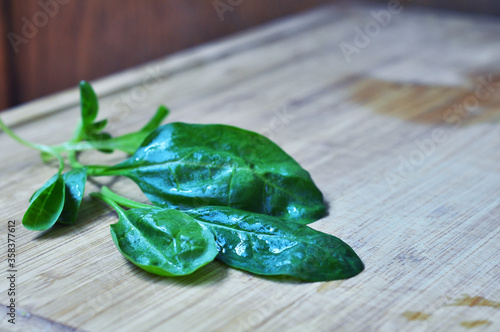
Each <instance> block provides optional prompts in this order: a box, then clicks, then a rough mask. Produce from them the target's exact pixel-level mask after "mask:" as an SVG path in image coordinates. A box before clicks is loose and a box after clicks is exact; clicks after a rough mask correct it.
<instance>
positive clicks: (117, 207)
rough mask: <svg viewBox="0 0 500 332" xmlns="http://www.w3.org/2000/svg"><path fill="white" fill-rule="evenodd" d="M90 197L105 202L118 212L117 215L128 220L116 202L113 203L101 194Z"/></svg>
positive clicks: (93, 194) (92, 194) (91, 194)
mask: <svg viewBox="0 0 500 332" xmlns="http://www.w3.org/2000/svg"><path fill="white" fill-rule="evenodd" d="M90 196H91V197H94V198H98V199H100V200H101V201H103V202H104V203H106V204H108V205H109V206H111V207H112V208H113V209H114V210H115V211H116V213H118V216H119V217H125V218H126V215H125V211H123V209H122V208H121V207H120V206H119V205H118V204H116V202H115V201H113V200H112V199H110V198H109V197H107V196H104V195H103V194H101V193H90Z"/></svg>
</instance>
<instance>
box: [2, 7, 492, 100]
mask: <svg viewBox="0 0 500 332" xmlns="http://www.w3.org/2000/svg"><path fill="white" fill-rule="evenodd" d="M334 1H335V0H307V1H306V0H272V1H268V0H208V1H200V0H141V1H138V0H105V1H104V0H85V1H77V0H23V1H7V0H3V1H1V0H0V35H1V36H5V37H6V38H2V39H1V41H0V109H3V108H6V107H8V106H12V105H15V104H18V103H23V102H26V101H29V100H32V99H34V98H37V97H40V96H43V95H46V94H49V93H53V92H56V91H59V90H62V89H65V88H68V87H74V86H76V85H77V83H78V81H80V80H82V79H85V80H92V79H96V78H98V77H101V76H104V75H108V74H110V73H113V72H116V71H119V70H122V69H125V68H128V67H131V66H135V65H138V64H140V63H143V62H146V61H148V60H152V59H155V58H158V57H162V56H164V55H166V54H169V53H173V52H176V51H179V50H181V49H184V48H187V47H190V46H193V45H196V44H199V43H203V42H206V41H209V40H213V39H216V38H220V37H222V36H225V35H228V34H231V33H233V32H236V31H240V30H243V29H245V28H248V27H251V26H254V25H257V24H260V23H263V22H266V21H269V20H271V19H274V18H276V17H280V16H284V15H289V14H292V13H296V12H300V11H302V10H305V9H308V8H311V7H314V6H317V5H320V4H325V3H328V2H334ZM380 2H387V1H380ZM412 3H420V4H423V5H435V6H439V7H446V8H456V9H462V10H469V11H479V12H487V13H499V12H500V9H499V7H500V6H499V4H498V2H497V1H492V0H480V1H465V0H456V1H451V0H422V1H417V0H414V1H412Z"/></svg>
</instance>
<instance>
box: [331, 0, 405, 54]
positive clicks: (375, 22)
mask: <svg viewBox="0 0 500 332" xmlns="http://www.w3.org/2000/svg"><path fill="white" fill-rule="evenodd" d="M402 11H403V5H402V4H401V2H400V1H399V0H390V1H389V3H388V4H387V9H381V10H371V11H370V15H371V16H372V17H373V19H372V20H370V21H368V22H366V24H365V26H364V28H363V29H361V27H359V26H357V25H356V26H355V27H354V28H353V30H354V32H355V33H356V34H355V36H354V39H353V41H352V44H350V43H347V42H345V41H343V42H341V43H340V44H339V47H340V50H341V51H342V54H344V58H345V59H346V61H347V63H351V61H352V56H353V55H354V54H359V53H361V50H362V49H364V48H366V47H368V45H370V43H371V42H372V39H373V38H376V37H378V35H380V31H381V30H382V28H385V27H387V26H388V25H389V24H390V23H391V21H392V16H393V15H397V14H399V13H401V12H402Z"/></svg>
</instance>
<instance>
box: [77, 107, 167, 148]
mask: <svg viewBox="0 0 500 332" xmlns="http://www.w3.org/2000/svg"><path fill="white" fill-rule="evenodd" d="M168 113H169V111H168V109H167V108H166V107H165V106H160V107H159V108H158V110H157V111H156V113H155V115H154V116H153V117H152V118H151V120H149V122H148V123H147V124H146V125H144V127H142V128H141V129H139V130H138V131H135V132H132V133H128V134H125V135H122V136H118V137H111V136H109V135H108V136H103V135H107V134H106V133H99V134H95V133H94V134H92V135H90V136H87V137H86V138H87V139H88V141H89V143H90V144H91V145H92V146H93V147H94V148H96V149H98V150H99V151H102V152H110V151H113V150H120V151H123V152H126V153H128V154H133V153H134V152H135V151H136V150H137V149H138V148H139V146H140V145H141V143H142V142H143V141H144V139H145V138H146V137H148V135H149V134H151V131H153V130H154V129H156V128H157V127H158V126H159V125H160V124H161V122H162V121H163V119H165V117H166V116H167V115H168Z"/></svg>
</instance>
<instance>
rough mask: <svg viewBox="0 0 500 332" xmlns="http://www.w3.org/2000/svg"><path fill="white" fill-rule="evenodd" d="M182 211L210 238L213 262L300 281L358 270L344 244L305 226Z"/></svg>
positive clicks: (240, 214)
mask: <svg viewBox="0 0 500 332" xmlns="http://www.w3.org/2000/svg"><path fill="white" fill-rule="evenodd" d="M184 212H185V213H186V214H188V215H189V216H191V217H193V218H194V219H196V220H197V221H198V222H199V223H201V224H202V225H205V226H207V227H208V228H209V229H210V230H211V231H212V232H213V233H214V234H215V238H216V241H217V247H218V250H219V255H218V256H217V258H218V259H220V260H222V261H223V262H224V263H226V264H228V265H230V266H233V267H237V268H239V269H243V270H246V271H249V272H252V273H256V274H262V275H289V276H293V277H297V278H300V279H302V280H306V281H327V280H338V279H347V278H350V277H353V276H355V275H357V274H359V273H360V272H361V271H363V269H364V265H363V262H362V261H361V260H360V259H359V257H358V256H357V255H356V253H355V252H354V250H352V248H351V247H349V245H347V244H346V243H344V242H343V241H342V240H340V239H339V238H336V237H335V236H332V235H329V234H325V233H321V232H319V231H316V230H314V229H312V228H310V227H308V226H306V225H302V224H299V223H293V222H288V223H285V222H283V221H282V220H281V219H278V218H275V217H271V216H266V215H262V214H257V213H251V212H248V211H242V210H237V209H233V208H230V207H221V206H207V207H202V208H196V209H191V210H186V211H184Z"/></svg>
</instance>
